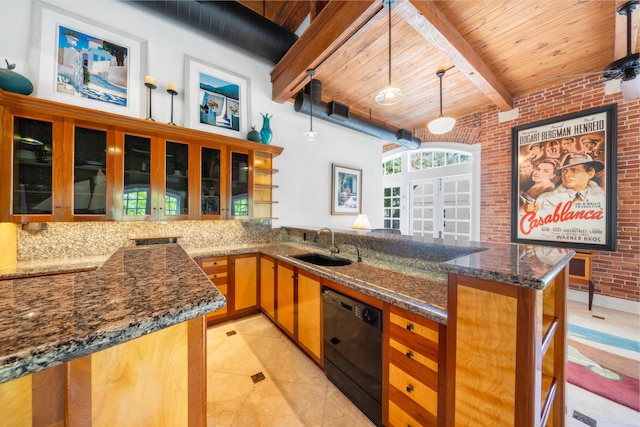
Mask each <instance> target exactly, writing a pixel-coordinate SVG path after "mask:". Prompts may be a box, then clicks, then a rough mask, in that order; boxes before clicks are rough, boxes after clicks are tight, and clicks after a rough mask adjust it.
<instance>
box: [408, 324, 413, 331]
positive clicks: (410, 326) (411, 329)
mask: <svg viewBox="0 0 640 427" xmlns="http://www.w3.org/2000/svg"><path fill="white" fill-rule="evenodd" d="M413 328H414V326H413V323H408V324H407V331H413Z"/></svg>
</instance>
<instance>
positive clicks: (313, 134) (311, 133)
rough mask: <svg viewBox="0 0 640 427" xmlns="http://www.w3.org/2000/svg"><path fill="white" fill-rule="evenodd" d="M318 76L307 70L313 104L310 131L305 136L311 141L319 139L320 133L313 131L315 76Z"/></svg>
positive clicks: (311, 104)
mask: <svg viewBox="0 0 640 427" xmlns="http://www.w3.org/2000/svg"><path fill="white" fill-rule="evenodd" d="M315 75H316V70H307V76H309V77H310V79H309V96H310V97H311V103H310V104H309V131H308V132H305V133H304V135H305V136H306V137H307V139H309V140H314V139H316V138H317V137H318V132H315V131H314V130H313V76H315Z"/></svg>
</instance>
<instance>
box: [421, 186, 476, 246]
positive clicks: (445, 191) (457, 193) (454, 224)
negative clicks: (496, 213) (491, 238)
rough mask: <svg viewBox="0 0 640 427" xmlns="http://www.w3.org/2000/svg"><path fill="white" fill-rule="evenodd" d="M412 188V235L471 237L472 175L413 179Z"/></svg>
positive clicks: (449, 238) (447, 238)
mask: <svg viewBox="0 0 640 427" xmlns="http://www.w3.org/2000/svg"><path fill="white" fill-rule="evenodd" d="M410 188H411V218H410V224H411V234H413V235H414V236H418V237H429V238H440V239H446V240H451V239H455V240H466V241H469V240H470V239H471V233H472V230H471V228H472V227H471V215H472V211H471V174H464V175H457V176H452V177H443V178H432V179H424V180H419V181H413V182H411V183H410Z"/></svg>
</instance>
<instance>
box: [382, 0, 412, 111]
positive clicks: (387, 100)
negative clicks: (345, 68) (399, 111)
mask: <svg viewBox="0 0 640 427" xmlns="http://www.w3.org/2000/svg"><path fill="white" fill-rule="evenodd" d="M395 3H396V0H384V1H383V5H384V7H388V8H389V85H388V86H387V87H386V88H385V89H383V90H381V91H380V92H378V94H377V95H376V102H377V103H378V104H380V105H393V104H396V103H398V102H400V101H402V100H403V99H404V96H405V93H404V91H403V90H402V89H400V88H397V87H393V86H392V85H391V8H392V7H393V6H394V5H395Z"/></svg>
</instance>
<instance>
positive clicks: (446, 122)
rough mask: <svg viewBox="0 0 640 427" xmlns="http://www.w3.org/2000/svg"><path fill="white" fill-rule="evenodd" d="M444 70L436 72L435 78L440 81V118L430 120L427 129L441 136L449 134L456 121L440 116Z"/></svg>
mask: <svg viewBox="0 0 640 427" xmlns="http://www.w3.org/2000/svg"><path fill="white" fill-rule="evenodd" d="M445 71H446V70H438V72H437V73H436V76H438V78H439V79H440V117H438V118H437V119H435V120H431V121H430V122H429V124H428V125H427V127H428V128H429V132H431V133H432V134H434V135H442V134H443V133H447V132H451V129H453V127H454V126H455V124H456V119H454V118H452V117H444V115H443V114H442V77H444V73H445Z"/></svg>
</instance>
